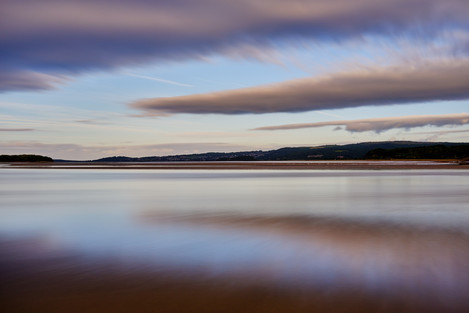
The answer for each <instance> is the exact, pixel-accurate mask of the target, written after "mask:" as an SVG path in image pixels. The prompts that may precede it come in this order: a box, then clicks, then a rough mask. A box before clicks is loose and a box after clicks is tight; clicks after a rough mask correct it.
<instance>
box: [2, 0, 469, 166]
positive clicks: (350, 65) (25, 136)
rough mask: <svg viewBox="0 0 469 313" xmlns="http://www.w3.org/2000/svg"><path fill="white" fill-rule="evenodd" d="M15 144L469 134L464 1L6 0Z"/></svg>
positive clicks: (104, 148)
mask: <svg viewBox="0 0 469 313" xmlns="http://www.w3.org/2000/svg"><path fill="white" fill-rule="evenodd" d="M0 5H1V9H2V10H1V11H2V12H3V13H2V21H3V22H1V23H2V26H3V27H2V28H3V29H4V30H5V31H4V32H3V34H2V35H1V36H0V45H1V47H2V49H1V50H0V60H1V61H0V134H1V138H0V153H2V154H19V153H37V154H45V155H49V156H51V157H53V158H65V159H77V160H87V159H94V158H99V157H105V156H112V155H127V156H148V155H167V154H181V153H194V152H207V151H239V150H258V149H273V148H277V147H283V146H315V145H323V144H345V143H354V142H362V141H384V140H418V141H453V142H469V115H468V112H469V110H468V109H469V57H468V54H469V20H468V19H467V16H469V5H468V4H467V1H464V0H448V1H444V2H443V1H436V0H408V1H401V0H396V1H384V0H356V1H351V0H347V1H345V0H329V1H325V0H294V1H287V2H285V1H280V0H271V1H257V0H241V1H238V2H233V1H227V0H218V1H215V0H197V1H188V0H177V1H173V2H171V3H170V4H168V3H167V2H166V1H160V0H155V1H147V0H137V1H130V0H120V1H110V0H95V1H72V0H64V1H58V0H35V1H32V0H21V1H12V0H2V1H1V2H0Z"/></svg>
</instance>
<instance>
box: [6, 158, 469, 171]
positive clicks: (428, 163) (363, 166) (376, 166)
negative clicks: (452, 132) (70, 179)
mask: <svg viewBox="0 0 469 313" xmlns="http://www.w3.org/2000/svg"><path fill="white" fill-rule="evenodd" d="M4 166H6V167H15V168H53V169H83V168H85V169H145V170H147V169H148V170H151V169H155V170H164V169H169V170H177V169H182V170H191V169H199V170H406V169H408V170H412V169H458V170H459V169H461V170H469V165H460V164H458V162H457V161H455V160H437V161H435V160H393V161H311V162H307V161H280V162H275V161H272V162H270V161H268V162H267V161H254V162H249V161H248V162H157V163H153V162H149V163H119V162H116V163H99V162H93V163H91V162H63V163H62V162H56V163H11V164H5V163H4Z"/></svg>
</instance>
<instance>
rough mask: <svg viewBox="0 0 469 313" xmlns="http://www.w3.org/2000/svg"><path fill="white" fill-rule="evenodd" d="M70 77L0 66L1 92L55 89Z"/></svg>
mask: <svg viewBox="0 0 469 313" xmlns="http://www.w3.org/2000/svg"><path fill="white" fill-rule="evenodd" d="M69 80H70V79H69V78H67V77H65V76H64V75H49V74H44V73H39V72H34V71H25V70H7V69H2V67H1V66H0V92H5V91H23V90H48V89H55V88H56V87H57V85H59V84H63V83H65V82H67V81H69Z"/></svg>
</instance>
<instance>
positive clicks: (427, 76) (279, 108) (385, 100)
mask: <svg viewBox="0 0 469 313" xmlns="http://www.w3.org/2000/svg"><path fill="white" fill-rule="evenodd" d="M461 99H469V59H464V60H459V61H455V60H453V61H440V62H434V63H429V64H421V65H419V66H417V67H410V66H395V67H387V68H371V69H368V70H361V71H351V72H342V73H336V74H332V75H327V76H322V77H311V78H304V79H297V80H291V81H286V82H282V83H278V84H272V85H266V86H260V87H251V88H242V89H236V90H229V91H222V92H214V93H207V94H195V95H188V96H179V97H167V98H151V99H143V100H139V101H136V102H134V103H132V104H131V106H132V107H134V108H136V109H140V110H145V111H147V112H148V113H149V114H158V113H159V114H175V113H193V114H207V113H217V114H246V113H254V114H260V113H274V112H305V111H315V110H316V111H317V110H330V109H342V108H353V107H361V106H379V105H390V104H404V103H416V102H427V101H438V100H461Z"/></svg>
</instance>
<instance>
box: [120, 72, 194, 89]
mask: <svg viewBox="0 0 469 313" xmlns="http://www.w3.org/2000/svg"><path fill="white" fill-rule="evenodd" d="M126 75H128V76H132V77H137V78H142V79H147V80H153V81H157V82H160V83H165V84H169V85H175V86H181V87H194V86H192V85H188V84H183V83H180V82H175V81H173V80H168V79H162V78H158V77H152V76H146V75H139V74H134V73H126Z"/></svg>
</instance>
